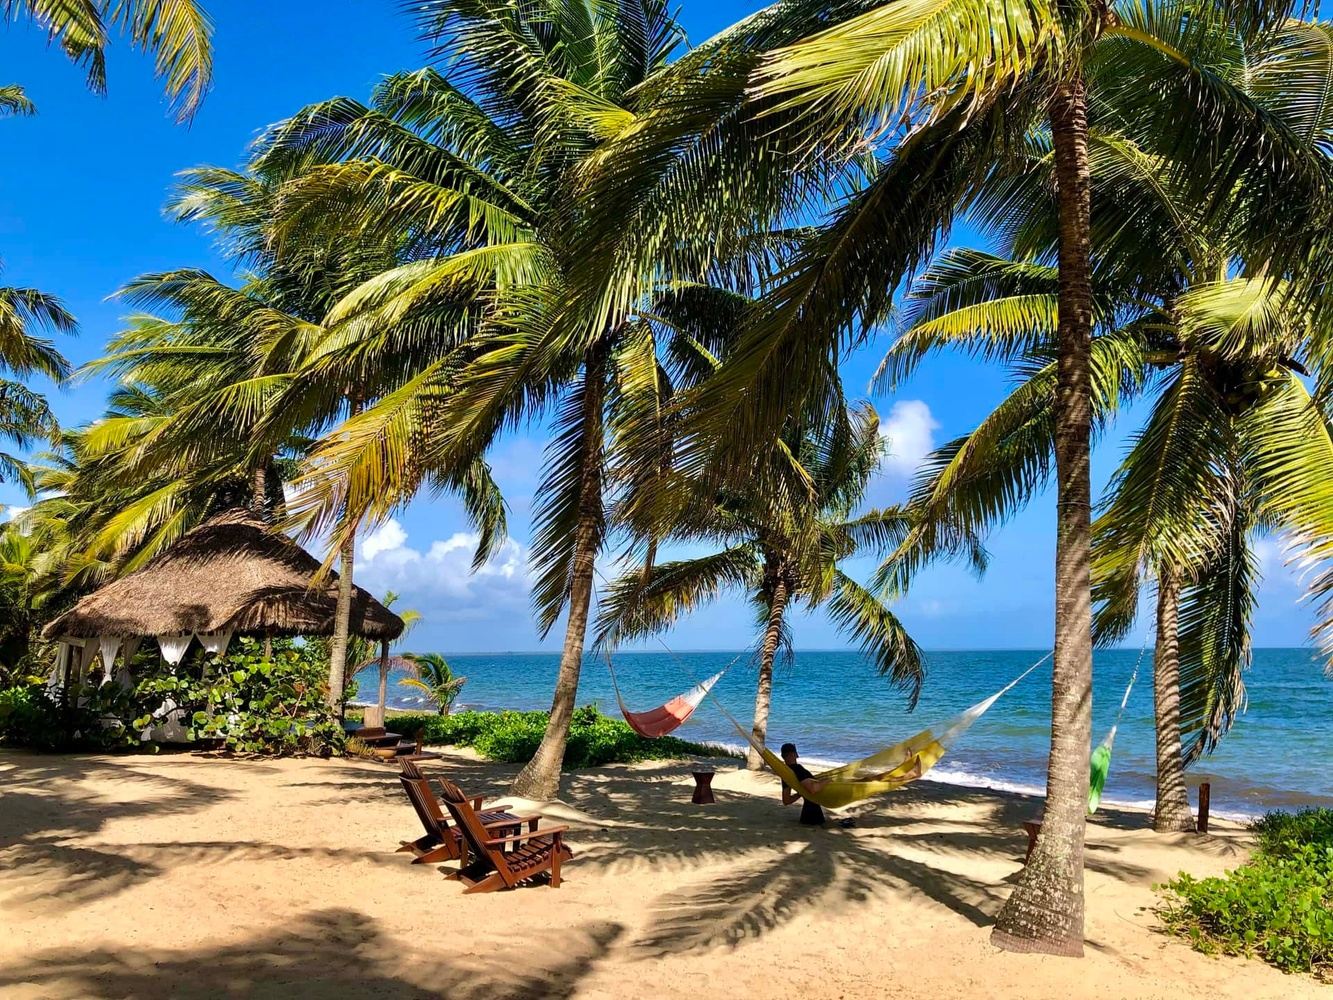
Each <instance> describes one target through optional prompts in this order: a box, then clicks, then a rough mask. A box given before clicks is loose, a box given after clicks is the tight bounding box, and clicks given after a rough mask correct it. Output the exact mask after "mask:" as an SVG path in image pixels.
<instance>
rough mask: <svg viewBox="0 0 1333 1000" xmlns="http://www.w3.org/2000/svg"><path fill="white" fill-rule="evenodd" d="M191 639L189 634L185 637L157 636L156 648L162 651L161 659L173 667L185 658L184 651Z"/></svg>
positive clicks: (188, 646)
mask: <svg viewBox="0 0 1333 1000" xmlns="http://www.w3.org/2000/svg"><path fill="white" fill-rule="evenodd" d="M193 638H194V636H193V635H191V634H190V633H189V632H187V633H185V635H159V636H158V637H157V647H158V649H160V650H161V651H162V659H164V660H166V661H167V663H168V664H170V665H171V666H173V667H175V666H176V665H177V664H179V663H180V661H181V660H183V659H184V658H185V651H186V650H187V649H189V648H190V640H191V639H193Z"/></svg>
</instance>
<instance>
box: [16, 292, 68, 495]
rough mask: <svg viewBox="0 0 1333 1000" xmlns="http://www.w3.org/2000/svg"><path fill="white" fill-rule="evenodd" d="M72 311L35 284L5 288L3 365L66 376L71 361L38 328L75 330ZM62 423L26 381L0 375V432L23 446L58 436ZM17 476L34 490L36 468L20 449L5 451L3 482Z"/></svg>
mask: <svg viewBox="0 0 1333 1000" xmlns="http://www.w3.org/2000/svg"><path fill="white" fill-rule="evenodd" d="M74 329H75V322H74V317H73V316H71V315H70V314H69V313H68V312H67V311H66V310H65V307H64V306H63V305H61V303H60V300H59V299H57V298H55V297H54V296H51V295H47V294H46V293H45V292H40V291H38V290H37V289H35V288H0V371H6V370H7V371H8V372H9V373H10V374H12V375H14V376H16V377H17V378H18V379H27V378H29V377H31V376H33V375H43V376H45V377H47V378H49V379H51V380H52V381H54V382H63V381H64V380H65V379H66V378H68V377H69V374H70V366H69V362H68V361H66V360H65V358H64V356H63V355H62V354H61V353H60V352H59V351H58V350H56V348H55V345H54V344H52V343H51V341H49V340H47V339H45V338H44V337H41V336H38V335H37V330H50V331H53V332H57V333H72V332H73V331H74ZM59 432H60V428H59V425H58V424H57V423H56V418H55V414H53V413H52V412H51V408H50V406H49V405H48V404H47V402H46V400H45V399H44V398H43V397H42V396H41V395H39V394H38V393H35V392H33V391H32V390H31V389H29V388H28V387H27V386H26V385H24V384H23V382H21V381H17V380H16V379H14V378H3V377H0V438H4V439H6V440H8V441H10V442H12V443H13V444H14V445H16V446H17V447H19V448H22V449H25V450H26V449H28V448H30V447H31V446H32V445H33V443H34V442H35V441H37V440H38V439H40V438H45V439H47V440H49V441H54V440H55V439H56V438H57V437H58V436H59ZM5 481H13V482H18V483H19V484H20V485H22V486H23V488H24V489H25V490H27V492H28V494H29V495H32V490H33V481H32V474H31V472H30V470H29V469H28V467H27V465H26V463H25V462H24V461H23V460H22V459H21V458H19V457H18V456H16V455H13V454H10V453H8V452H4V451H0V483H2V482H5Z"/></svg>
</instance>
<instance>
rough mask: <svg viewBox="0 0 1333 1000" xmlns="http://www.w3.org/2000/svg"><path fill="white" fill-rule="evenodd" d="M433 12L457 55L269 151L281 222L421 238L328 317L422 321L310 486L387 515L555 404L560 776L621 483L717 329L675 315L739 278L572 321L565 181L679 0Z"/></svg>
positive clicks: (545, 763) (550, 562)
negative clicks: (577, 328)
mask: <svg viewBox="0 0 1333 1000" xmlns="http://www.w3.org/2000/svg"><path fill="white" fill-rule="evenodd" d="M424 33H425V34H426V35H427V36H428V37H429V38H431V39H432V40H433V41H434V42H435V43H436V44H438V45H439V46H440V49H441V51H445V50H447V51H448V52H449V53H450V55H451V57H454V58H456V60H457V61H456V63H454V64H453V65H451V68H450V72H449V74H448V76H442V75H440V74H438V73H436V72H434V71H433V70H423V71H420V72H417V73H412V74H402V75H400V76H396V77H392V78H390V79H389V80H387V81H386V82H385V83H384V84H383V85H381V87H379V88H378V89H377V91H376V94H375V99H374V101H373V104H372V106H370V107H365V106H362V105H360V104H358V103H356V102H352V101H349V100H346V99H337V100H334V101H329V102H326V103H324V104H322V105H317V106H315V107H313V108H310V109H307V110H306V111H304V112H302V113H301V114H300V115H298V116H297V117H296V118H294V119H292V120H291V121H289V122H287V123H284V124H283V125H281V126H279V127H277V128H276V129H275V130H273V131H272V132H271V133H270V135H269V136H268V137H267V139H266V143H265V153H264V156H263V159H262V160H261V163H262V164H274V163H281V164H283V165H284V167H285V168H287V169H292V170H293V172H294V173H295V174H296V176H295V177H294V179H293V181H292V182H291V183H290V185H288V187H287V189H286V191H285V193H284V205H285V206H286V209H287V211H288V213H289V222H288V225H287V226H286V227H284V232H286V233H289V234H295V233H297V232H299V231H300V230H301V229H303V228H304V227H305V226H306V225H307V224H308V223H309V222H310V220H311V219H312V218H313V219H316V220H318V219H320V218H323V217H324V216H325V215H326V214H327V213H328V212H329V211H330V210H332V211H334V212H336V213H338V214H340V215H343V216H345V215H346V213H347V211H348V208H347V206H353V208H352V211H353V212H357V211H358V209H359V214H358V216H357V218H358V219H359V221H360V224H361V225H363V226H364V227H366V229H367V230H368V231H370V232H375V233H379V232H385V231H390V232H393V231H397V232H401V231H408V232H410V233H411V234H412V235H413V238H414V251H415V253H416V255H417V256H416V258H415V259H413V260H412V261H411V262H410V263H406V264H403V265H402V266H400V267H398V268H395V269H393V270H391V271H388V272H386V273H385V274H383V275H380V276H378V277H376V278H375V279H373V280H371V281H369V282H367V283H366V284H365V285H364V286H363V287H362V288H360V289H357V290H356V291H354V292H352V293H351V294H349V295H348V296H346V297H345V298H344V299H343V301H342V302H340V303H339V304H338V305H337V306H336V307H334V309H333V310H331V311H330V313H329V315H328V316H327V317H326V318H325V323H326V324H327V325H328V327H329V328H330V330H331V331H333V332H334V335H335V336H337V337H340V338H341V339H342V341H343V342H344V343H355V342H357V341H359V340H360V339H361V338H363V337H365V336H366V335H368V333H369V332H371V331H374V330H376V329H378V328H380V327H382V326H383V325H384V324H385V323H386V322H392V323H394V324H397V326H398V328H400V329H403V330H404V331H406V332H407V334H410V337H409V336H406V335H405V336H404V337H402V338H400V339H399V340H398V341H397V342H396V343H394V344H390V345H385V346H386V347H387V348H388V350H387V351H385V352H382V353H381V354H380V358H383V360H380V358H377V359H376V362H375V367H376V369H377V370H380V371H397V372H398V373H399V384H400V388H399V389H397V390H395V391H391V392H388V393H386V394H385V395H384V396H383V397H382V398H381V399H380V400H379V401H378V402H376V403H375V404H374V405H368V406H367V407H366V408H365V410H364V411H363V412H362V413H360V414H359V415H357V416H356V417H354V418H353V419H351V420H349V421H347V422H346V423H345V424H344V425H343V426H342V427H341V428H340V429H339V430H338V431H337V433H336V434H331V435H328V436H327V437H326V438H325V439H324V440H323V441H322V442H321V444H320V446H319V447H318V448H316V450H315V452H314V454H313V455H312V458H311V463H310V465H311V469H312V472H311V475H310V478H309V480H308V483H303V484H302V485H303V486H306V485H308V487H309V488H308V489H305V490H304V491H303V493H302V500H301V503H302V506H303V509H304V510H306V511H307V512H309V513H310V515H311V516H312V517H315V518H317V519H322V520H323V521H324V522H326V523H327V522H329V521H331V520H332V512H333V511H335V510H340V509H347V510H353V511H358V512H361V513H362V514H363V516H364V517H366V518H368V519H377V518H380V517H383V516H386V514H387V511H388V510H391V509H393V507H395V506H396V505H397V504H400V503H402V502H403V501H404V499H405V498H408V497H410V496H412V495H413V494H414V493H415V492H416V491H417V490H418V489H419V488H420V487H421V486H423V485H427V484H429V483H430V482H431V481H432V479H433V478H438V477H441V476H450V475H456V474H457V470H459V469H462V468H466V466H467V463H468V462H470V461H472V460H474V458H475V456H477V455H479V454H481V453H482V452H483V451H484V450H485V448H486V447H488V446H489V444H490V443H491V442H492V441H493V440H494V438H495V437H496V435H497V434H498V433H499V432H500V431H501V430H503V429H504V428H506V427H508V426H513V425H514V424H516V423H519V422H522V421H525V420H529V419H533V418H536V417H538V416H540V415H542V414H546V413H552V412H553V413H554V415H555V430H554V436H553V440H552V444H551V447H550V449H549V450H548V459H547V462H546V468H545V474H544V477H543V482H542V485H541V487H540V489H539V494H538V498H537V507H538V509H539V510H540V512H541V513H540V515H539V517H538V519H537V523H536V525H535V538H534V544H533V553H534V554H533V560H534V564H535V567H536V576H537V583H536V588H535V594H534V602H535V604H536V607H537V612H538V617H539V622H540V625H541V627H542V628H543V630H548V629H550V628H552V627H554V625H555V623H556V621H557V620H558V619H559V617H560V616H561V614H562V613H565V612H567V620H566V624H565V641H564V645H563V648H562V653H561V665H560V670H559V674H558V678H557V683H556V690H555V692H554V695H553V699H552V708H551V713H550V721H549V724H548V727H547V730H546V733H545V735H544V737H543V740H542V743H541V745H540V747H539V749H538V751H537V753H536V754H535V756H534V757H533V759H532V760H531V761H530V762H529V764H528V765H527V766H526V767H525V768H524V769H523V770H522V771H521V772H520V774H519V776H518V777H517V779H516V781H515V784H514V788H513V790H514V792H515V793H516V794H521V795H524V796H527V797H531V798H538V799H541V798H550V797H552V796H553V795H554V794H555V792H556V791H557V788H558V782H559V777H560V767H561V762H562V760H563V757H564V749H565V743H566V740H567V736H568V728H569V722H570V718H571V716H572V712H573V708H574V699H575V693H576V690H577V685H578V677H579V671H580V667H581V662H582V655H583V648H584V642H585V634H586V629H587V623H588V613H589V606H590V604H591V598H592V592H593V582H594V565H595V561H596V558H597V556H598V554H599V553H600V552H601V550H602V548H603V546H604V545H605V543H606V540H607V537H608V533H609V518H610V510H611V508H612V506H613V503H612V500H613V494H614V493H615V492H617V491H618V490H619V489H623V488H628V485H629V484H630V483H632V482H634V481H640V480H642V479H644V478H645V477H651V476H652V475H655V474H657V473H659V472H661V471H662V466H661V463H660V462H657V461H656V459H657V458H658V457H660V456H661V454H662V453H663V450H662V448H661V444H662V440H663V439H662V433H661V432H662V420H661V419H660V418H661V416H662V415H663V414H664V413H665V410H666V407H667V405H668V400H669V397H670V394H671V392H672V385H671V380H670V378H669V377H668V374H669V373H668V367H669V365H670V364H671V359H672V356H673V354H675V353H680V352H684V353H690V352H691V351H694V348H695V347H701V348H702V347H703V346H704V345H702V344H694V345H690V344H687V341H689V340H691V338H690V337H689V336H687V335H678V333H679V331H678V330H677V328H676V326H677V324H676V322H675V321H673V320H670V319H669V318H666V319H664V316H665V314H667V313H669V312H670V311H671V309H672V308H673V306H674V307H676V308H679V309H682V310H688V309H689V308H690V307H693V308H694V310H695V311H696V313H697V312H698V311H699V310H698V307H699V304H700V303H703V302H706V301H714V302H716V301H717V299H718V298H719V297H723V298H725V295H724V294H723V293H719V292H717V291H716V290H715V289H712V290H710V289H708V288H706V287H704V286H703V285H700V284H681V285H668V284H667V283H658V284H655V285H653V286H652V287H651V288H650V289H648V290H647V291H645V294H644V296H643V297H642V298H640V299H639V301H638V302H637V303H636V305H637V309H636V312H635V314H634V315H633V316H629V317H626V318H625V319H624V321H621V322H617V323H615V324H611V325H607V326H604V327H601V328H598V329H596V330H592V331H589V332H588V334H587V335H586V336H577V337H569V336H566V335H565V332H564V331H563V327H562V318H563V316H564V315H565V313H566V311H567V310H569V309H578V308H579V305H578V303H577V302H576V301H575V300H574V299H573V298H571V296H572V295H573V290H572V289H571V288H570V287H569V286H568V285H567V284H566V282H565V280H564V275H565V274H566V273H567V272H568V270H569V268H570V267H571V265H572V263H573V262H572V261H571V260H570V259H569V258H568V256H567V254H568V248H567V246H566V243H565V241H564V233H565V232H566V228H565V227H566V225H567V222H568V216H569V213H570V207H571V205H572V204H573V203H572V202H571V201H570V194H571V193H572V192H573V189H574V185H575V182H576V175H577V173H578V171H579V170H580V169H581V166H582V164H584V163H585V162H586V160H587V158H588V157H589V156H590V155H591V154H592V153H593V152H594V151H595V150H596V149H597V147H598V145H599V143H601V142H602V141H603V140H604V138H605V137H606V136H608V135H610V134H613V133H614V131H615V130H616V129H618V128H619V127H621V126H622V125H623V124H624V123H626V122H628V121H629V120H631V119H632V117H633V111H632V108H633V107H634V101H635V96H634V95H635V93H636V91H635V88H636V87H638V86H639V85H641V84H642V83H643V82H644V81H645V80H647V79H651V78H652V76H653V75H654V74H656V73H658V72H660V71H662V69H663V68H664V67H665V65H666V60H667V57H668V55H669V53H670V52H671V51H672V50H673V48H674V47H675V45H676V43H677V41H678V40H679V37H680V32H679V28H678V26H677V25H676V24H675V22H674V21H673V20H672V18H671V17H670V15H669V13H668V10H667V7H666V5H665V4H664V3H662V2H660V0H641V2H639V3H630V4H619V5H610V6H608V5H602V6H594V7H593V8H591V9H586V8H584V7H582V6H579V5H573V6H571V5H568V4H557V3H551V4H549V5H546V4H531V5H518V4H509V3H499V2H485V3H480V4H477V3H464V2H461V0H443V2H440V3H437V4H433V5H431V7H430V12H429V17H428V18H427V19H426V23H425V26H424ZM446 42H447V44H445V43H446ZM608 53H611V54H614V55H613V56H608V55H607V54H608ZM782 242H783V239H782V237H776V238H774V239H755V240H753V241H752V243H751V245H750V246H749V248H748V254H747V255H746V257H745V258H744V259H743V260H741V261H740V262H739V263H738V264H735V265H734V267H733V268H732V270H731V271H727V270H726V269H725V268H723V267H722V266H721V265H716V266H715V267H714V268H713V270H712V272H711V274H710V277H720V276H722V275H724V274H726V275H727V276H728V277H731V278H738V279H740V278H743V279H744V280H737V281H736V282H735V284H736V285H737V286H739V287H742V288H743V287H744V283H745V282H746V281H750V282H752V281H754V280H755V278H756V276H757V275H761V274H764V273H768V272H769V271H771V263H770V262H771V258H772V256H773V254H774V252H775V247H777V246H778V245H780V244H781V243H782ZM692 246H693V253H694V255H695V256H696V258H697V259H700V260H703V259H713V257H714V255H713V252H712V247H711V241H703V240H701V239H700V237H699V235H698V234H696V235H695V237H694V238H693V241H692ZM682 252H684V251H683V250H682ZM723 308H724V311H729V310H730V308H731V307H730V306H729V305H724V307H723ZM703 311H704V312H706V311H707V310H703ZM696 353H697V352H696ZM705 353H706V352H705ZM369 354H370V352H363V355H362V358H361V359H360V360H361V361H362V363H365V364H370V363H371V362H370V361H369V360H365V359H366V358H368V357H369ZM645 457H646V458H645ZM344 537H345V536H344Z"/></svg>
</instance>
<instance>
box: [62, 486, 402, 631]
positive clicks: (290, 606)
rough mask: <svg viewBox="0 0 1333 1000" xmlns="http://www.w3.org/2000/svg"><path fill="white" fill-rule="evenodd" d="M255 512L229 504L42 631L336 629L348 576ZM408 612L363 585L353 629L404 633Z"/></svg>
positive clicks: (354, 604)
mask: <svg viewBox="0 0 1333 1000" xmlns="http://www.w3.org/2000/svg"><path fill="white" fill-rule="evenodd" d="M318 571H319V562H318V560H316V559H315V558H314V557H313V556H312V555H310V553H308V552H306V551H305V549H303V548H301V547H300V546H299V545H297V544H296V543H295V542H294V541H292V540H291V539H290V538H288V537H287V536H286V535H284V534H281V533H279V532H276V531H273V530H271V529H270V528H269V527H268V525H266V524H264V522H263V521H261V520H259V519H258V518H257V517H255V515H254V514H252V513H250V512H249V511H246V510H241V509H235V510H228V511H224V512H223V513H221V514H218V515H215V516H214V517H211V518H209V519H208V520H207V521H205V522H204V523H203V524H201V525H199V526H198V527H197V528H195V529H194V530H192V531H190V532H187V533H186V534H185V535H184V536H183V537H182V538H181V539H180V541H178V542H177V543H176V544H175V545H173V546H171V548H169V549H167V550H166V551H165V552H163V553H162V554H161V555H159V556H158V557H157V558H155V559H153V560H152V561H151V562H150V563H148V565H146V566H144V567H143V568H142V569H140V570H136V571H135V572H133V573H130V574H129V575H128V576H124V577H122V578H121V579H119V580H116V581H114V582H112V583H109V584H107V585H106V586H105V587H102V588H101V589H100V590H97V591H94V592H93V593H91V594H89V595H88V596H87V597H85V598H83V600H81V601H79V603H78V604H76V605H74V607H73V608H71V609H70V610H69V611H67V612H66V613H65V614H63V615H61V616H60V617H59V618H57V619H56V620H55V621H53V622H51V623H50V624H49V625H47V626H46V628H45V629H43V630H42V635H43V636H45V637H46V638H48V639H57V638H66V637H68V638H76V639H91V638H96V637H98V636H118V637H122V638H128V637H131V636H152V635H174V634H180V633H185V632H194V633H197V634H201V635H202V634H210V633H216V632H225V631H228V630H230V631H232V632H233V633H235V634H237V635H246V634H250V635H305V636H327V635H332V634H333V612H334V606H335V604H336V595H337V586H338V577H337V574H333V573H331V574H329V576H328V578H327V579H326V580H325V581H323V582H322V583H321V584H320V585H319V586H318V587H315V586H312V583H311V581H312V580H313V578H314V577H315V575H316V573H317V572H318ZM403 627H404V626H403V620H402V619H401V618H399V617H398V616H397V615H395V614H394V613H393V612H392V611H390V610H389V609H388V608H386V607H385V606H384V605H383V604H381V603H380V602H379V601H377V600H375V598H373V597H371V596H370V594H368V593H366V591H364V590H362V589H361V588H360V587H357V588H355V590H354V592H353V597H352V619H351V629H350V631H351V632H352V634H353V635H359V636H363V637H364V638H367V639H376V640H379V639H396V638H398V636H400V635H402V633H403Z"/></svg>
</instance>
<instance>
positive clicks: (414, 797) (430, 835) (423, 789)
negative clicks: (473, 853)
mask: <svg viewBox="0 0 1333 1000" xmlns="http://www.w3.org/2000/svg"><path fill="white" fill-rule="evenodd" d="M398 779H399V780H400V781H401V782H402V783H403V791H405V792H407V798H408V801H410V802H411V803H412V808H413V809H414V810H415V811H416V814H417V818H418V819H419V820H421V825H422V827H423V828H424V829H425V831H426V832H425V834H424V835H423V836H420V837H418V838H417V839H416V840H404V841H400V843H401V845H402V846H400V847H399V848H398V852H402V851H411V852H412V854H414V855H415V857H414V858H413V861H412V863H413V864H414V865H425V864H433V863H434V862H437V861H457V860H458V858H459V857H460V855H461V853H462V849H461V847H460V843H461V841H460V836H459V833H458V830H457V829H456V828H454V827H451V826H450V825H449V821H448V820H447V819H445V816H444V810H442V809H441V808H440V803H439V802H438V801H436V799H435V795H434V794H433V793H432V792H431V790H430V782H429V781H427V780H426V776H425V775H424V774H422V773H421V768H419V767H418V766H417V765H416V764H415V763H414V762H413V761H410V760H404V761H402V771H401V772H400V773H399V775H398ZM481 803H482V796H480V795H478V796H476V797H475V798H474V799H473V800H472V803H471V805H472V807H473V809H474V811H477V812H479V814H480V817H481V823H482V825H483V826H485V827H487V828H488V829H493V830H494V831H495V832H496V833H497V834H498V833H517V832H518V831H519V830H520V829H522V825H523V823H524V822H525V821H528V822H531V821H533V820H534V819H535V818H536V817H531V816H514V815H512V814H510V813H509V812H508V809H509V806H508V805H506V804H504V803H501V804H499V805H493V806H491V807H490V808H489V809H487V810H486V811H485V812H480V810H481Z"/></svg>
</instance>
